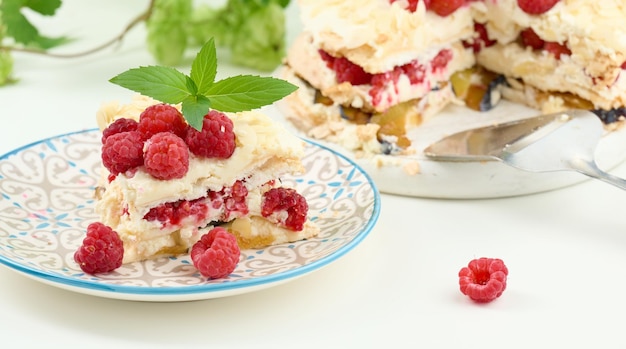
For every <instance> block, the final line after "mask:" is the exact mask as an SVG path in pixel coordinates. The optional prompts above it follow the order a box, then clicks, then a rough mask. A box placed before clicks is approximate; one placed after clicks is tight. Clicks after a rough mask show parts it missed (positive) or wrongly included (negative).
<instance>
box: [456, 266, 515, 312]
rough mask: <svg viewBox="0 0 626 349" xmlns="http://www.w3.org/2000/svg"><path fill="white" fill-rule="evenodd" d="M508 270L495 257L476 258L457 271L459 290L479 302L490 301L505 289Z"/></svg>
mask: <svg viewBox="0 0 626 349" xmlns="http://www.w3.org/2000/svg"><path fill="white" fill-rule="evenodd" d="M508 274H509V270H508V269H507V267H506V265H504V262H502V260H500V259H497V258H485V257H482V258H478V259H474V260H472V261H470V262H469V264H468V265H467V267H464V268H462V269H461V270H460V271H459V286H460V288H461V292H462V293H463V294H464V295H466V296H469V297H470V298H471V299H472V300H474V301H476V302H480V303H486V302H491V301H492V300H494V299H496V298H498V297H500V295H502V292H504V290H505V289H506V277H507V275H508Z"/></svg>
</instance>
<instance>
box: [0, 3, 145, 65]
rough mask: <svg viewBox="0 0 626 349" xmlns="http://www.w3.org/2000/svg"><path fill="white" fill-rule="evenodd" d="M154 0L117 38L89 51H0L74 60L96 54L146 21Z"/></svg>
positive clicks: (27, 49)
mask: <svg viewBox="0 0 626 349" xmlns="http://www.w3.org/2000/svg"><path fill="white" fill-rule="evenodd" d="M155 1H156V0H150V3H149V5H148V8H147V9H146V11H145V12H143V13H141V14H140V15H139V16H137V17H135V18H134V19H133V20H132V21H131V22H130V23H128V25H126V27H125V28H124V30H122V32H121V33H120V34H118V35H117V36H115V37H113V38H112V39H110V40H109V41H107V42H105V43H103V44H101V45H98V46H96V47H93V48H91V49H88V50H85V51H82V52H75V53H52V52H47V51H43V50H37V49H33V48H26V47H13V46H2V45H0V50H7V51H14V52H26V53H34V54H40V55H44V56H48V57H53V58H76V57H82V56H87V55H90V54H92V53H96V52H98V51H101V50H103V49H105V48H107V47H109V46H112V45H114V44H116V43H118V42H121V41H122V40H123V39H124V37H125V36H126V34H128V32H130V31H131V30H132V29H133V28H134V27H135V26H136V25H137V24H139V23H141V22H143V21H146V20H148V18H150V15H151V14H152V8H153V7H154V2H155Z"/></svg>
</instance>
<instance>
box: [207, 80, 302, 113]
mask: <svg viewBox="0 0 626 349" xmlns="http://www.w3.org/2000/svg"><path fill="white" fill-rule="evenodd" d="M296 89H297V87H296V86H294V85H292V84H290V83H288V82H287V81H284V80H280V79H275V78H271V77H260V76H252V75H239V76H234V77H230V78H226V79H224V80H220V81H218V82H215V83H214V84H213V85H212V86H211V88H210V89H209V91H208V92H207V93H206V94H205V95H206V96H207V97H208V98H209V99H210V100H211V106H212V107H213V108H214V109H217V110H220V111H224V112H239V111H247V110H252V109H256V108H260V107H262V106H265V105H268V104H271V103H274V102H276V101H277V100H279V99H281V98H283V97H285V96H287V95H289V94H290V93H292V92H293V91H295V90H296Z"/></svg>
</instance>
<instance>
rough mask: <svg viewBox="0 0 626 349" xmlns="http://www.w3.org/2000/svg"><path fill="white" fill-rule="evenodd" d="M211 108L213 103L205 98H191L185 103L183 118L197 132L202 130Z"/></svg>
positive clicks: (186, 99)
mask: <svg viewBox="0 0 626 349" xmlns="http://www.w3.org/2000/svg"><path fill="white" fill-rule="evenodd" d="M210 108H211V101H210V100H209V99H208V98H206V97H205V96H189V97H187V98H185V100H184V101H183V110H182V111H183V116H185V119H186V120H187V123H188V124H189V125H191V126H192V127H193V128H195V129H196V130H198V131H200V130H202V121H203V119H204V116H205V115H206V114H207V113H208V112H209V109H210Z"/></svg>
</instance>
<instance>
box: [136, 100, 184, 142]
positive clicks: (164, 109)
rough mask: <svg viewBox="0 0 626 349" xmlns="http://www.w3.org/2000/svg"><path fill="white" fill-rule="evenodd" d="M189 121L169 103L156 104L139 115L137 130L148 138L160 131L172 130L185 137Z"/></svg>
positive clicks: (144, 137)
mask: <svg viewBox="0 0 626 349" xmlns="http://www.w3.org/2000/svg"><path fill="white" fill-rule="evenodd" d="M186 130H187V123H185V119H184V118H183V114H181V113H180V112H179V111H178V109H176V108H174V107H173V106H171V105H169V104H164V103H161V104H155V105H151V106H149V107H148V108H146V109H145V110H144V111H143V112H142V113H141V115H139V125H137V131H139V133H141V135H142V136H143V139H144V140H145V139H148V138H150V137H152V136H153V135H155V134H157V133H159V132H172V133H174V134H175V135H177V136H179V137H184V136H185V132H186Z"/></svg>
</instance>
